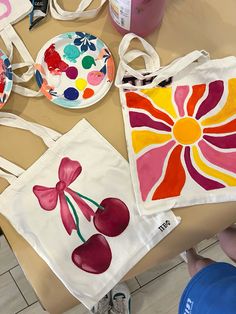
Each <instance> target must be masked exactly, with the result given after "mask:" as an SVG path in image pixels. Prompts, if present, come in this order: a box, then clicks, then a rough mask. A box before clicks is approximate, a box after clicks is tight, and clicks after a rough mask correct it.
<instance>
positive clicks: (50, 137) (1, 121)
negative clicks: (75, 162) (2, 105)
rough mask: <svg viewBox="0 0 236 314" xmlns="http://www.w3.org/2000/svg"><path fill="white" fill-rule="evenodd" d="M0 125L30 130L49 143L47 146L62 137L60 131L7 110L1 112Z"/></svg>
mask: <svg viewBox="0 0 236 314" xmlns="http://www.w3.org/2000/svg"><path fill="white" fill-rule="evenodd" d="M0 125H5V126H9V127H14V128H18V129H23V130H28V131H30V132H31V133H33V134H35V135H37V136H39V137H40V138H41V139H42V140H43V141H44V143H45V144H46V145H47V147H51V146H53V145H54V144H55V141H56V140H57V139H59V138H60V137H61V134H60V133H58V132H56V131H54V130H52V129H50V128H47V127H45V126H42V125H40V124H37V123H33V122H29V121H26V120H24V119H22V118H20V117H18V116H16V115H14V114H12V113H7V112H0Z"/></svg>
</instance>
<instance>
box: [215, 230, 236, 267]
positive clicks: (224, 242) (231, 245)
mask: <svg viewBox="0 0 236 314" xmlns="http://www.w3.org/2000/svg"><path fill="white" fill-rule="evenodd" d="M217 237H218V239H219V242H220V246H221V248H222V250H223V251H224V252H225V254H226V255H228V256H229V257H230V258H231V259H232V260H233V261H234V262H236V226H235V225H234V226H231V227H229V228H227V229H225V230H224V231H222V232H220V233H219V234H218V235H217Z"/></svg>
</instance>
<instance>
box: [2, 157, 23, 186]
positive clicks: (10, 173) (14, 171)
mask: <svg viewBox="0 0 236 314" xmlns="http://www.w3.org/2000/svg"><path fill="white" fill-rule="evenodd" d="M0 168H1V169H0V177H1V178H3V179H5V180H7V181H8V183H9V184H12V183H13V182H14V181H15V180H16V179H17V177H18V176H20V175H21V174H22V173H23V172H24V171H25V170H24V169H23V168H21V167H19V166H17V165H15V164H13V163H12V162H11V161H9V160H7V159H5V158H3V157H0ZM2 169H4V170H2ZM6 171H7V172H6Z"/></svg>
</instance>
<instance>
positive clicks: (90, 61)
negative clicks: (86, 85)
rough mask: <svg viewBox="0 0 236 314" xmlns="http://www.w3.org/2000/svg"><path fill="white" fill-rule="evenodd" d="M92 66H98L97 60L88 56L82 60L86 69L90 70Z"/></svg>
mask: <svg viewBox="0 0 236 314" xmlns="http://www.w3.org/2000/svg"><path fill="white" fill-rule="evenodd" d="M92 65H96V63H95V60H94V58H93V57H90V56H86V57H84V58H83V60H82V66H83V68H84V69H90V68H91V67H92Z"/></svg>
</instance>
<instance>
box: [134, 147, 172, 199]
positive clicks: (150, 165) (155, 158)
mask: <svg viewBox="0 0 236 314" xmlns="http://www.w3.org/2000/svg"><path fill="white" fill-rule="evenodd" d="M174 145H175V141H171V142H169V143H167V144H166V145H163V146H161V147H157V148H153V149H151V150H150V151H148V152H147V153H145V154H144V155H143V156H141V157H139V159H138V160H137V170H138V176H139V186H140V191H141V195H142V200H143V201H145V200H146V198H147V196H148V193H149V192H150V190H151V189H152V188H153V186H154V185H155V183H157V181H158V180H159V179H160V177H161V175H162V172H163V165H164V162H165V160H166V157H167V154H168V153H169V151H170V149H171V148H172V147H173V146H174Z"/></svg>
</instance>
